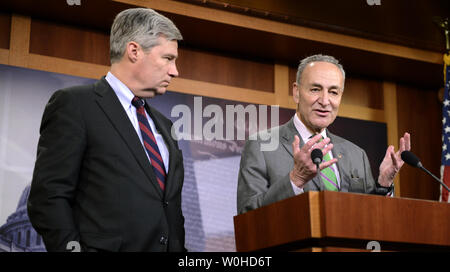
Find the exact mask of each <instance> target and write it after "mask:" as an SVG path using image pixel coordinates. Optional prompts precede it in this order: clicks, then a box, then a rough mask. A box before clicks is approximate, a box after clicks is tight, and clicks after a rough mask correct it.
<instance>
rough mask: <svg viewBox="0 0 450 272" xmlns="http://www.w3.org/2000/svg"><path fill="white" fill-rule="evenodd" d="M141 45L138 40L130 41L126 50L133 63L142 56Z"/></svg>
mask: <svg viewBox="0 0 450 272" xmlns="http://www.w3.org/2000/svg"><path fill="white" fill-rule="evenodd" d="M140 51H141V47H140V46H139V44H138V43H137V42H133V41H131V42H128V43H127V47H126V50H125V54H126V56H127V58H128V60H129V61H130V62H132V63H135V62H136V61H137V60H138V59H139V57H140Z"/></svg>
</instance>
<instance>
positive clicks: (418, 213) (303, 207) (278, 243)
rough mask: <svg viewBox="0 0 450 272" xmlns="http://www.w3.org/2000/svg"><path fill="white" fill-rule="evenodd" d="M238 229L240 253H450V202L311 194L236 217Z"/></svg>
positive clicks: (235, 222)
mask: <svg viewBox="0 0 450 272" xmlns="http://www.w3.org/2000/svg"><path fill="white" fill-rule="evenodd" d="M234 229H235V237H236V249H237V251H257V250H279V251H363V250H364V251H367V245H368V243H369V242H370V241H376V242H378V243H379V244H380V249H381V251H428V250H432V251H441V250H443V251H450V204H448V203H440V202H436V201H427V200H416V199H405V198H390V197H385V196H376V195H364V194H353V193H342V192H331V191H324V192H308V193H304V194H301V195H298V196H295V197H292V198H288V199H285V200H282V201H279V202H277V203H273V204H271V205H268V206H265V207H262V208H259V209H256V210H253V211H250V212H247V213H245V214H241V215H237V216H235V217H234ZM376 242H375V243H376ZM372 243H374V242H372ZM372 249H374V248H372Z"/></svg>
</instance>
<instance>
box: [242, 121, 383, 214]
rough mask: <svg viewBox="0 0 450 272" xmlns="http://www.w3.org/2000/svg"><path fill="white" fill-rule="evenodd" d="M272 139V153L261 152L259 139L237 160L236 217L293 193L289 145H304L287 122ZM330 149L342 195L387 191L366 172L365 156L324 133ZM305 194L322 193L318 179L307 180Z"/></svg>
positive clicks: (341, 140)
mask: <svg viewBox="0 0 450 272" xmlns="http://www.w3.org/2000/svg"><path fill="white" fill-rule="evenodd" d="M274 130H276V132H273V131H271V134H272V136H273V135H277V134H278V136H279V145H278V148H276V149H275V150H273V151H261V143H262V141H261V140H260V139H261V138H262V139H267V137H265V136H264V137H258V140H249V141H247V143H246V145H245V147H244V151H243V153H242V157H241V164H240V169H239V178H238V197H237V207H238V213H245V212H247V211H249V210H253V209H256V208H259V207H262V206H265V205H268V204H271V203H274V202H277V201H280V200H283V199H286V198H289V197H293V196H294V195H295V194H294V190H293V189H292V184H291V182H290V177H289V172H290V171H291V170H292V168H293V167H294V159H293V152H292V142H293V141H294V136H295V135H298V137H299V138H300V146H303V145H304V142H303V140H302V138H301V136H300V135H299V133H298V131H297V129H296V128H295V125H294V121H293V119H291V120H290V121H289V122H287V123H286V124H284V125H282V126H280V127H277V128H274ZM327 135H328V137H329V138H330V139H331V142H332V143H333V145H334V147H333V149H332V152H333V157H335V158H339V160H338V162H337V167H338V170H339V175H340V180H341V186H340V191H342V192H354V193H367V194H380V195H386V194H387V193H388V192H389V189H387V188H383V187H380V186H378V182H375V180H374V179H373V176H372V171H371V169H370V164H369V160H368V158H367V155H366V152H365V151H364V150H363V149H361V148H360V147H358V146H356V145H355V144H353V143H351V142H349V141H347V140H345V139H343V138H341V137H339V136H336V135H334V134H332V133H330V132H329V131H327ZM303 190H304V192H307V191H323V190H325V185H324V184H323V182H322V179H321V178H320V177H318V176H316V177H315V178H313V179H312V180H310V181H309V182H308V183H307V184H306V185H305V187H304V188H303Z"/></svg>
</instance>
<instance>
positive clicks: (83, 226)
mask: <svg viewBox="0 0 450 272" xmlns="http://www.w3.org/2000/svg"><path fill="white" fill-rule="evenodd" d="M146 109H147V112H148V113H149V115H150V116H151V117H152V119H153V120H154V122H155V125H156V128H157V129H158V131H160V133H161V134H162V135H163V137H164V139H165V141H166V144H167V146H168V150H169V153H170V162H169V172H168V174H167V180H166V190H165V192H164V193H163V192H162V190H161V189H160V188H159V186H158V183H157V181H156V178H155V174H154V172H153V169H152V166H151V164H150V162H149V160H148V158H147V156H146V154H145V151H144V148H143V146H142V144H141V142H140V140H139V137H138V135H137V134H136V131H135V130H134V128H133V126H132V124H131V122H130V120H129V118H128V116H127V114H126V113H125V111H124V109H123V107H122V105H121V104H120V102H119V99H118V98H117V96H116V94H115V93H114V91H113V90H112V88H111V87H110V86H109V84H108V83H107V81H106V80H105V79H104V78H103V79H101V80H100V81H97V82H96V83H95V84H92V85H86V86H76V87H72V88H67V89H63V90H59V91H57V92H55V94H54V95H53V96H52V97H51V98H50V100H49V102H48V104H47V106H46V108H45V112H44V115H43V118H42V123H41V128H40V133H41V136H40V139H39V144H38V152H37V160H36V164H35V168H34V173H33V181H32V185H31V191H30V196H29V199H28V215H29V217H30V221H31V223H32V225H33V227H34V228H35V229H36V230H37V232H38V233H40V234H41V235H42V237H43V240H44V242H45V245H46V248H47V250H49V251H55V250H56V251H61V250H65V249H66V246H67V243H68V242H69V241H79V242H80V244H81V246H82V249H87V250H107V251H184V250H185V247H184V239H185V237H184V236H185V232H184V217H183V214H182V211H181V189H182V185H183V180H184V169H183V157H182V153H181V151H180V150H179V148H178V144H177V142H176V141H175V140H173V139H172V137H171V134H170V129H171V126H172V122H171V121H170V120H169V119H167V118H165V117H164V116H163V115H162V114H161V113H159V112H158V111H156V110H155V109H154V108H152V107H150V106H148V105H146Z"/></svg>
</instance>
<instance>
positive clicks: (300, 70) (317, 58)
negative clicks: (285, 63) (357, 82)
mask: <svg viewBox="0 0 450 272" xmlns="http://www.w3.org/2000/svg"><path fill="white" fill-rule="evenodd" d="M312 62H329V63H332V64H334V65H336V66H337V67H338V68H339V70H340V71H341V72H342V76H343V77H344V82H345V71H344V67H342V65H341V64H340V63H339V61H338V60H337V59H335V58H334V57H333V56H327V55H321V54H318V55H312V56H309V57H306V58H304V59H302V60H301V61H300V64H299V65H298V69H297V78H296V82H297V84H298V85H300V78H301V76H302V73H303V71H304V70H305V68H306V66H308V64H310V63H312Z"/></svg>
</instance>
